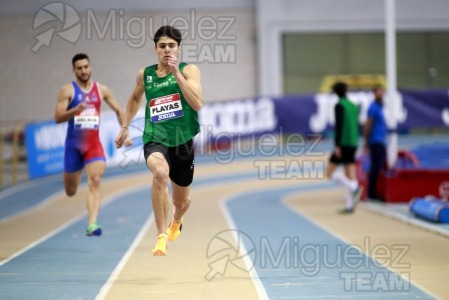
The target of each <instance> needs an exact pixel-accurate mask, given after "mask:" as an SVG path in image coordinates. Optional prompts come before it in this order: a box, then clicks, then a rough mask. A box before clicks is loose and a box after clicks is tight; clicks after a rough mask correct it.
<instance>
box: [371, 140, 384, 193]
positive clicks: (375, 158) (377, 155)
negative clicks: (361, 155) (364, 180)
mask: <svg viewBox="0 0 449 300" xmlns="http://www.w3.org/2000/svg"><path fill="white" fill-rule="evenodd" d="M369 151H370V157H371V167H370V170H369V185H368V198H371V199H379V198H380V197H379V195H377V192H376V185H377V178H378V176H379V172H380V169H382V166H383V165H384V163H385V159H386V157H387V151H386V149H385V145H384V144H372V145H369Z"/></svg>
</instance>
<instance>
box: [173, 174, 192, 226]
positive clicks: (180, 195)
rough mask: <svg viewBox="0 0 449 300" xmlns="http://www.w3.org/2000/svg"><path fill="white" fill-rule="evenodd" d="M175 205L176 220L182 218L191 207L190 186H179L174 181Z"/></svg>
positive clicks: (174, 216)
mask: <svg viewBox="0 0 449 300" xmlns="http://www.w3.org/2000/svg"><path fill="white" fill-rule="evenodd" d="M172 188H173V205H174V207H175V209H174V213H173V218H174V219H175V221H179V220H181V218H182V217H183V216H184V214H185V213H186V211H187V210H188V209H189V207H190V197H189V193H190V186H185V187H184V186H179V185H177V184H176V183H174V182H173V181H172Z"/></svg>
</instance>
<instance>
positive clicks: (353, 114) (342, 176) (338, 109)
mask: <svg viewBox="0 0 449 300" xmlns="http://www.w3.org/2000/svg"><path fill="white" fill-rule="evenodd" d="M347 90H348V86H347V84H346V83H344V82H337V83H335V84H334V85H333V87H332V91H333V92H334V93H335V94H336V95H337V96H338V103H337V104H336V105H335V149H334V151H333V152H332V155H331V157H330V159H329V164H328V167H327V170H326V175H327V177H328V178H330V179H332V180H333V181H335V182H337V183H339V184H342V185H343V186H345V187H346V188H347V189H348V191H349V193H348V195H347V197H346V203H345V207H344V208H342V209H341V210H340V211H339V212H340V213H343V214H345V213H353V212H354V210H355V208H356V206H357V203H358V202H359V201H360V196H361V194H362V186H361V185H359V183H358V182H357V178H356V172H355V153H356V151H357V146H358V140H359V129H358V116H359V108H358V107H357V106H356V105H355V104H354V103H352V102H351V101H349V99H348V98H347V96H346V93H347ZM339 165H343V166H344V173H343V172H340V171H338V170H337V168H338V166H339Z"/></svg>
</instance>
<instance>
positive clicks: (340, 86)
mask: <svg viewBox="0 0 449 300" xmlns="http://www.w3.org/2000/svg"><path fill="white" fill-rule="evenodd" d="M332 91H333V92H334V93H335V94H337V96H338V97H339V98H342V97H346V92H347V91H348V85H347V84H346V83H344V82H341V81H339V82H337V83H335V84H334V85H333V86H332Z"/></svg>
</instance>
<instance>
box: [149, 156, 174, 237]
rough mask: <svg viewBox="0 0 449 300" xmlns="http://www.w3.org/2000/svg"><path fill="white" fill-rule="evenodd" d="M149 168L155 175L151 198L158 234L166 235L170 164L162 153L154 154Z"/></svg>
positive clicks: (150, 159)
mask: <svg viewBox="0 0 449 300" xmlns="http://www.w3.org/2000/svg"><path fill="white" fill-rule="evenodd" d="M147 166H148V168H149V169H150V170H151V172H152V173H153V183H152V187H151V197H152V203H153V212H154V219H155V222H156V227H157V231H158V234H161V233H165V231H166V229H167V215H168V207H169V206H168V205H169V203H168V188H167V185H168V173H169V168H168V163H167V161H166V160H165V158H164V156H163V155H162V153H159V152H154V153H152V154H151V155H150V156H149V157H148V159H147Z"/></svg>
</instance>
